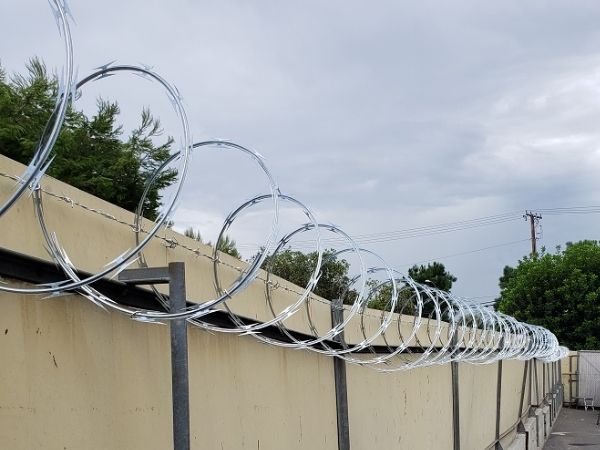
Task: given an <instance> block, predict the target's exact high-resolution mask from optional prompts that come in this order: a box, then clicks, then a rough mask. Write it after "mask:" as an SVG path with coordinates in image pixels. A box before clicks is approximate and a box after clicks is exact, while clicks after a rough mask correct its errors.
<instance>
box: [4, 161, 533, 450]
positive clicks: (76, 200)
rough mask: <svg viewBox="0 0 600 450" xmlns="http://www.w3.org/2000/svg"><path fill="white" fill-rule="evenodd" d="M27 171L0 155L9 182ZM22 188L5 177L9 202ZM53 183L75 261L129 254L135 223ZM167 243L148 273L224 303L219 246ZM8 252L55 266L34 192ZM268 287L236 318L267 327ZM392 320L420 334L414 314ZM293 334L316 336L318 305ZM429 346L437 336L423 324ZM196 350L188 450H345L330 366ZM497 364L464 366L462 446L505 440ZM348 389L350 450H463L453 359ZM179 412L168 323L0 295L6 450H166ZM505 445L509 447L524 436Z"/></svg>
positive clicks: (100, 261)
mask: <svg viewBox="0 0 600 450" xmlns="http://www.w3.org/2000/svg"><path fill="white" fill-rule="evenodd" d="M20 170H21V169H20V166H19V165H18V164H16V163H14V162H11V161H9V160H6V159H5V158H3V157H1V156H0V172H1V173H11V174H16V173H19V172H20ZM13 183H14V181H12V180H10V179H8V178H6V177H3V176H0V199H1V198H2V195H6V193H7V192H9V189H10V186H11V185H12V184H13ZM43 187H44V189H45V190H46V191H47V192H51V193H53V194H54V196H53V195H49V194H48V193H46V194H44V205H45V211H46V218H47V220H48V224H49V226H51V227H53V228H55V229H56V230H57V231H58V234H59V235H58V237H59V239H60V240H61V242H62V243H63V245H64V246H65V247H66V249H67V250H68V252H69V254H70V255H71V257H72V260H73V262H74V263H75V264H76V265H77V266H78V267H80V268H82V269H84V270H87V271H91V272H93V271H95V270H98V269H99V268H101V267H102V266H103V265H104V264H106V263H107V262H108V261H110V260H111V259H112V258H114V257H115V256H117V255H119V254H120V253H122V252H123V251H124V250H125V249H126V248H128V247H130V246H132V245H133V243H134V235H133V231H132V229H131V226H129V225H128V224H131V223H133V218H132V215H131V214H130V213H128V212H126V211H123V210H121V209H119V208H116V207H114V206H113V205H110V204H107V203H106V202H103V201H101V200H99V199H96V198H94V197H92V196H90V195H88V194H85V193H83V192H81V191H79V190H77V189H74V188H72V187H70V186H67V185H65V184H63V183H60V182H58V181H56V180H52V179H45V180H44V183H43ZM57 196H58V197H57ZM65 197H68V198H69V199H72V200H73V203H71V202H70V201H69V200H68V199H67V198H65ZM82 205H85V208H84V207H82ZM90 208H91V209H90ZM107 215H110V216H111V217H112V218H107ZM120 222H123V223H120ZM161 236H164V237H168V238H173V237H174V238H176V240H177V241H178V242H179V244H183V245H177V246H175V248H169V247H168V246H167V245H165V241H164V240H161V239H159V238H157V239H154V240H153V242H152V243H151V244H150V245H149V246H148V248H147V250H146V251H145V256H146V258H147V260H148V262H149V264H150V265H165V264H167V263H168V262H170V261H184V262H185V263H186V275H187V285H188V296H189V298H190V299H195V300H202V299H209V298H212V297H213V296H214V294H215V292H214V287H213V262H212V260H211V259H210V255H211V250H210V248H208V247H206V246H202V245H200V246H198V243H197V242H194V241H192V240H190V239H187V238H185V237H183V236H179V235H175V233H174V232H172V231H170V230H167V231H164V232H161ZM0 246H1V247H3V248H7V249H11V250H14V251H17V252H20V253H24V254H27V255H31V256H35V257H39V258H43V259H46V260H50V258H49V256H48V255H47V254H46V252H45V249H44V245H43V241H42V239H41V234H40V232H39V229H38V225H37V222H36V219H35V216H34V214H33V209H32V205H31V199H30V198H27V197H25V198H23V199H21V200H20V201H19V202H18V203H17V204H16V205H15V207H14V208H13V209H12V210H11V211H10V212H9V213H8V214H7V215H6V216H5V217H2V218H1V219H0ZM185 247H188V249H186V248H185ZM190 249H191V250H194V249H197V251H196V252H193V251H191V250H190ZM221 259H222V263H221V264H220V265H219V266H218V267H219V274H220V276H221V277H222V280H223V282H224V283H225V284H226V283H227V282H228V280H232V279H234V278H235V277H237V276H238V275H239V273H240V270H241V269H243V267H244V263H243V262H240V261H237V260H235V259H234V258H231V257H229V256H227V255H222V256H221ZM260 278H262V280H261V279H260ZM263 280H264V274H262V275H261V276H260V277H259V279H258V280H257V281H256V282H254V283H253V284H252V285H251V286H250V287H249V288H248V289H247V290H245V291H244V292H243V293H242V294H241V295H240V296H239V298H236V299H234V300H233V301H231V302H230V306H231V308H232V309H233V310H234V311H235V312H236V313H239V314H241V315H244V316H247V317H252V318H256V319H258V320H265V319H268V318H270V317H271V313H270V311H269V309H268V308H267V306H266V302H265V283H264V282H263ZM7 281H8V282H9V283H11V285H13V286H23V284H20V283H16V282H14V281H11V280H7ZM278 281H279V285H278V287H277V288H276V289H275V290H274V291H273V302H274V304H275V305H276V306H277V307H278V308H280V309H282V308H284V307H285V306H287V305H289V304H290V303H291V302H293V301H294V300H295V299H296V297H297V293H298V292H300V291H301V288H299V287H297V286H293V285H291V284H290V283H287V282H285V281H284V280H278ZM311 316H312V317H313V319H314V320H315V323H316V324H317V325H318V326H319V329H321V330H324V329H327V328H329V327H330V325H331V324H330V313H329V303H328V302H327V301H325V300H323V299H319V298H316V297H315V298H314V299H313V301H311ZM366 320H367V321H368V323H366V324H365V326H366V327H367V328H368V329H376V327H377V326H378V321H379V320H380V317H379V315H378V312H376V311H371V312H369V315H368V317H367V318H366ZM394 320H400V321H401V323H402V325H401V327H402V333H403V334H408V332H407V331H406V330H410V324H411V321H412V319H411V318H410V317H406V316H404V317H395V318H394ZM286 325H287V326H288V327H289V328H291V329H294V330H298V331H304V332H307V331H309V326H308V320H307V314H306V311H305V310H301V311H299V313H298V314H296V315H295V316H293V317H292V318H291V319H289V320H288V321H287V322H286ZM347 337H348V339H349V340H350V341H351V342H357V341H359V340H362V333H361V331H360V323H357V322H353V323H352V324H351V326H350V327H349V329H348V332H347ZM387 337H388V342H390V343H391V344H392V345H393V344H394V343H397V342H399V336H398V333H396V335H395V337H394V333H389V335H388V336H387ZM419 338H420V339H421V340H422V341H424V342H426V341H427V340H428V338H427V333H426V327H423V331H422V333H421V335H420V337H419ZM378 343H380V342H378ZM189 350H190V391H191V420H192V424H191V428H192V429H191V432H192V448H194V449H211V450H212V449H216V450H228V449H230V450H239V449H260V450H266V449H277V450H281V449H286V450H288V449H311V450H312V449H336V448H337V429H336V405H335V394H334V381H333V362H332V359H331V358H328V357H325V356H321V355H318V354H315V353H312V352H308V351H294V350H285V349H281V348H277V347H274V346H267V345H264V344H261V343H259V342H258V341H256V340H255V339H254V338H253V337H251V336H242V337H239V336H232V335H229V334H219V333H216V334H211V333H208V332H205V331H203V330H201V329H198V328H195V327H191V328H189ZM407 358H410V357H407ZM523 364H524V363H523V362H521V361H510V362H504V367H503V384H502V402H501V408H500V411H501V422H500V423H501V427H500V431H501V432H502V433H504V432H505V431H507V430H511V429H512V428H511V427H512V425H513V424H514V422H515V421H516V418H517V409H518V404H519V400H520V396H521V383H522V378H521V377H522V373H523ZM539 367H541V366H539ZM497 369H498V366H497V364H490V365H466V364H460V365H459V389H460V402H459V406H460V433H461V448H462V449H463V450H471V449H473V450H477V449H481V448H486V446H488V445H489V444H491V443H492V441H493V439H494V437H495V423H496V422H495V420H496V386H497V384H496V382H497ZM538 372H540V371H538ZM539 376H541V373H538V377H539ZM347 380H348V402H349V422H350V438H351V444H352V448H353V449H354V450H362V449H365V450H373V449H386V450H387V449H394V448H399V449H411V450H413V449H414V450H418V449H450V448H452V437H453V431H452V384H451V380H452V378H451V367H450V365H449V364H446V365H437V366H433V367H429V368H421V369H414V370H410V371H406V372H398V373H393V374H382V373H378V372H376V371H374V370H372V369H369V368H364V367H359V366H354V365H348V367H347ZM539 386H542V384H541V382H540V383H539ZM170 402H171V396H170V360H169V339H168V327H167V326H163V325H150V324H144V323H137V322H134V321H132V320H130V319H129V318H128V317H126V316H123V315H120V314H118V313H115V312H105V311H103V310H101V309H100V308H98V307H96V306H95V305H93V304H91V303H89V302H88V301H87V300H85V299H83V298H82V297H79V296H75V295H66V296H61V297H56V298H52V299H47V300H42V299H41V298H40V297H37V296H26V295H13V294H6V293H0V448H10V449H11V450H12V449H14V450H31V449H63V450H66V449H82V448H90V449H96V448H106V449H127V450H134V449H140V450H141V449H143V450H152V449H161V450H162V449H165V448H170V445H171V438H172V437H171V431H170V430H171V403H170ZM526 405H527V406H528V405H529V403H528V402H526ZM525 409H526V408H524V410H525ZM506 436H507V437H506V438H505V439H504V441H503V444H504V443H505V441H508V440H512V439H513V437H514V432H509V433H507V435H506Z"/></svg>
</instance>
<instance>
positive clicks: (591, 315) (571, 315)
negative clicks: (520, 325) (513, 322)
mask: <svg viewBox="0 0 600 450" xmlns="http://www.w3.org/2000/svg"><path fill="white" fill-rule="evenodd" d="M500 289H501V291H500V299H499V302H498V304H497V307H498V310H499V311H502V312H504V313H507V314H510V315H512V316H514V317H515V318H517V319H518V320H521V321H525V322H529V323H532V324H536V325H541V326H543V327H546V328H548V329H549V330H550V331H552V332H553V333H554V334H555V335H556V337H557V338H558V340H559V342H560V343H561V344H563V345H566V346H568V347H569V348H570V349H571V350H579V349H595V350H600V246H599V244H598V242H597V241H581V242H577V243H575V244H572V243H567V245H566V248H565V250H564V251H561V250H560V248H559V249H557V252H556V253H555V254H549V253H542V254H541V255H539V256H534V257H524V258H523V259H522V260H520V261H519V263H518V265H517V267H516V268H512V267H505V268H504V271H503V275H502V277H501V278H500Z"/></svg>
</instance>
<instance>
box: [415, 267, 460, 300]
mask: <svg viewBox="0 0 600 450" xmlns="http://www.w3.org/2000/svg"><path fill="white" fill-rule="evenodd" d="M408 276H409V277H411V278H412V279H413V280H415V281H416V282H417V283H421V284H427V285H429V286H433V287H435V288H437V289H441V290H442V291H447V292H450V289H452V284H453V283H454V282H455V281H456V280H457V278H456V277H455V276H454V275H452V274H451V273H450V272H448V271H446V267H444V265H443V264H442V263H440V262H437V261H434V262H433V263H429V264H427V265H426V266H424V265H422V264H421V265H420V266H417V265H414V266H412V267H411V268H410V269H408Z"/></svg>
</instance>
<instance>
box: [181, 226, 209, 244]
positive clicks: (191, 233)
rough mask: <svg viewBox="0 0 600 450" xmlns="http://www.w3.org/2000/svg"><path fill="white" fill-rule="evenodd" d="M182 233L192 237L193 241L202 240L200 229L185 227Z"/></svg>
mask: <svg viewBox="0 0 600 450" xmlns="http://www.w3.org/2000/svg"><path fill="white" fill-rule="evenodd" d="M183 235H184V236H187V237H189V238H192V239H193V240H195V241H198V242H204V241H203V240H202V236H201V235H200V230H194V227H187V228H186V229H185V230H184V231H183Z"/></svg>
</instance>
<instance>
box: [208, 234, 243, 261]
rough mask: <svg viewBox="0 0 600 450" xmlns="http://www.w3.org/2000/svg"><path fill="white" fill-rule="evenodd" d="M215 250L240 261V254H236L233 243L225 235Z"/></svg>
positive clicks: (236, 250)
mask: <svg viewBox="0 0 600 450" xmlns="http://www.w3.org/2000/svg"><path fill="white" fill-rule="evenodd" d="M198 234H200V233H198ZM209 244H210V243H209ZM217 250H219V251H220V252H223V253H227V254H228V255H231V256H233V257H234V258H237V259H242V255H240V252H238V249H237V248H236V246H235V241H234V240H233V239H232V238H230V237H229V236H227V235H225V237H224V238H223V239H221V240H220V241H219V244H218V245H217Z"/></svg>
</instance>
